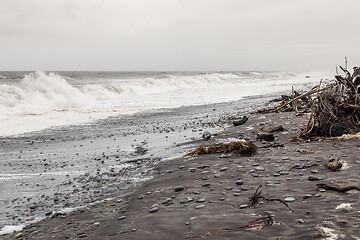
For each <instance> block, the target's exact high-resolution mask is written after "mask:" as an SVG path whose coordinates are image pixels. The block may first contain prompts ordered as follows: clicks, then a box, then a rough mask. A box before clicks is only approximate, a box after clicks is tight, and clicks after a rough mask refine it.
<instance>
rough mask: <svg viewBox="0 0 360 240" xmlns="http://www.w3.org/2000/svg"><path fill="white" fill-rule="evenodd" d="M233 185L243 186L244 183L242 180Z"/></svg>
mask: <svg viewBox="0 0 360 240" xmlns="http://www.w3.org/2000/svg"><path fill="white" fill-rule="evenodd" d="M235 183H236V185H243V184H244V181H243V180H237V181H236V182H235Z"/></svg>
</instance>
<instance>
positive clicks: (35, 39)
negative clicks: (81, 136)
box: [0, 0, 360, 70]
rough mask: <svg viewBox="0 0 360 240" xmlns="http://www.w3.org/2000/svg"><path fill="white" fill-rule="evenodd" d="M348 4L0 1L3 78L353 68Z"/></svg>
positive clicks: (352, 16) (352, 11) (358, 56)
mask: <svg viewBox="0 0 360 240" xmlns="http://www.w3.org/2000/svg"><path fill="white" fill-rule="evenodd" d="M359 7H360V1H356V0H316V1H314V0H301V1H295V0H272V1H268V0H221V1H220V0H106V1H100V0H56V1H55V0H32V1H28V0H2V1H1V7H0V53H1V55H2V59H1V60H0V69H2V70H23V69H27V70H320V69H333V68H334V67H335V66H336V65H338V64H341V63H342V62H343V59H344V56H347V57H348V58H349V60H350V63H353V64H357V63H358V62H360V50H357V49H359V48H358V47H357V44H358V42H359V40H360V33H359V32H358V31H357V30H356V29H357V22H358V9H359Z"/></svg>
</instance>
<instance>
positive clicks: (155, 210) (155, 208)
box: [149, 207, 159, 213]
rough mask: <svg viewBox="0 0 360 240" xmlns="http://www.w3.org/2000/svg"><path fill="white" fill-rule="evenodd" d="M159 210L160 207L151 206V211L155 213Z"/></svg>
mask: <svg viewBox="0 0 360 240" xmlns="http://www.w3.org/2000/svg"><path fill="white" fill-rule="evenodd" d="M158 210H159V208H158V207H153V208H150V210H149V212H150V213H154V212H157V211H158Z"/></svg>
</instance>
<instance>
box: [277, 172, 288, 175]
mask: <svg viewBox="0 0 360 240" xmlns="http://www.w3.org/2000/svg"><path fill="white" fill-rule="evenodd" d="M279 174H280V175H288V174H289V172H288V171H280V172H279Z"/></svg>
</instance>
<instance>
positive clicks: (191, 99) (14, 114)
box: [0, 72, 309, 135]
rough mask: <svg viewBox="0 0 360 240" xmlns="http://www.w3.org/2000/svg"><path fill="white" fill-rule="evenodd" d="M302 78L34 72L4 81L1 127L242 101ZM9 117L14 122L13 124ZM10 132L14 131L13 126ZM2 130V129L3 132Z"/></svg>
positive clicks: (291, 75)
mask: <svg viewBox="0 0 360 240" xmlns="http://www.w3.org/2000/svg"><path fill="white" fill-rule="evenodd" d="M304 80H306V79H305V76H300V77H299V75H298V74H294V73H283V72H234V73H222V72H218V73H211V72H210V73H165V74H157V75H154V74H150V73H149V74H148V75H146V74H145V76H144V75H141V76H140V75H139V76H138V77H131V78H128V77H126V76H125V77H121V76H120V77H119V74H114V75H113V76H112V75H111V76H110V77H107V78H101V77H98V76H97V77H95V78H89V77H80V78H76V77H64V76H61V75H59V74H56V73H44V72H33V73H30V74H27V75H25V76H24V77H23V78H22V80H21V81H20V82H17V83H12V82H6V84H2V85H0V120H1V121H2V122H3V123H4V124H5V126H4V127H3V129H11V128H18V126H17V124H18V123H19V122H21V121H23V122H26V121H27V120H29V119H20V118H19V117H21V116H44V117H42V118H39V117H38V118H34V117H33V118H31V120H32V121H35V120H36V121H39V122H40V123H39V124H41V126H40V125H39V124H38V125H39V126H38V127H37V128H33V127H30V128H29V130H40V129H41V128H45V127H49V126H56V125H64V124H71V123H80V122H86V121H89V120H94V119H97V118H102V117H106V116H110V115H111V114H114V112H116V113H131V112H136V111H139V110H144V109H157V108H168V107H178V106H184V105H196V104H207V103H216V102H225V101H231V100H238V99H241V98H242V97H244V96H250V95H255V94H265V93H269V92H276V91H279V90H285V88H289V85H290V84H291V85H294V84H297V83H298V84H304ZM307 81H309V80H307ZM61 112H63V114H60V113H61ZM99 113H101V114H99ZM84 114H85V115H86V114H87V115H86V116H85V115H84ZM96 114H97V115H98V116H95V115H96ZM59 119H61V121H60V120H59ZM16 120H18V121H16ZM9 122H14V123H13V124H12V125H11V124H10V125H11V126H10V125H9ZM23 125H24V124H23ZM28 125H29V126H31V125H33V123H31V122H29V123H28ZM21 131H27V130H26V127H24V129H22V130H19V131H15V132H16V133H19V132H21ZM9 133H10V134H13V132H12V131H10V132H9ZM4 134H5V133H4V132H0V135H4Z"/></svg>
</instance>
